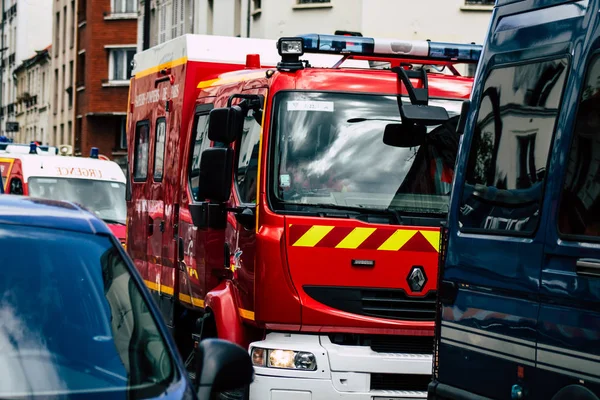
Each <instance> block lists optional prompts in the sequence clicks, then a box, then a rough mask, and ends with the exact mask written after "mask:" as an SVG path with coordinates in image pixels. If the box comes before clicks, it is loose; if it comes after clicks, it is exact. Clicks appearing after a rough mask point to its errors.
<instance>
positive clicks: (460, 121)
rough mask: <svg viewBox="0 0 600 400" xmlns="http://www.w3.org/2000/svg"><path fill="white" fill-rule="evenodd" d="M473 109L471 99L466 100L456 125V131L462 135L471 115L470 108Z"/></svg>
mask: <svg viewBox="0 0 600 400" xmlns="http://www.w3.org/2000/svg"><path fill="white" fill-rule="evenodd" d="M470 109H471V100H465V101H463V103H462V106H461V108H460V118H459V119H458V125H457V126H456V133H458V134H459V135H462V134H463V132H464V131H465V126H466V125H467V117H468V116H469V110H470Z"/></svg>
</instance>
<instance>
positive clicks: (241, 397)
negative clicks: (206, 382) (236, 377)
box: [216, 386, 250, 400]
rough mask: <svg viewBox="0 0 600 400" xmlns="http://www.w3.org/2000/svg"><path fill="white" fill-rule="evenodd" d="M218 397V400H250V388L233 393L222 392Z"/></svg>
mask: <svg viewBox="0 0 600 400" xmlns="http://www.w3.org/2000/svg"><path fill="white" fill-rule="evenodd" d="M216 397H217V399H218V400H248V399H249V398H250V386H246V387H244V388H243V389H238V390H235V391H231V392H222V393H219V394H218V395H217V396H216Z"/></svg>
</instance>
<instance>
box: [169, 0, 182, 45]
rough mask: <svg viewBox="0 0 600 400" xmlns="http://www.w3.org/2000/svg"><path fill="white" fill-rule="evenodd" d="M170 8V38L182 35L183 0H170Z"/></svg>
mask: <svg viewBox="0 0 600 400" xmlns="http://www.w3.org/2000/svg"><path fill="white" fill-rule="evenodd" d="M172 1H173V4H172V8H171V13H172V14H171V39H173V38H176V37H177V36H180V35H183V21H184V18H185V17H184V12H183V11H184V10H183V9H184V0H172Z"/></svg>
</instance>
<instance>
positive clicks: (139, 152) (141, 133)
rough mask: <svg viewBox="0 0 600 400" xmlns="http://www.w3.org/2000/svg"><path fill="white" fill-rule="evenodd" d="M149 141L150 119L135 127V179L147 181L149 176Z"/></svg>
mask: <svg viewBox="0 0 600 400" xmlns="http://www.w3.org/2000/svg"><path fill="white" fill-rule="evenodd" d="M149 141H150V124H149V123H148V121H141V122H138V124H137V126H136V128H135V158H134V160H133V180H134V181H138V182H139V181H145V180H146V178H147V177H148V147H149Z"/></svg>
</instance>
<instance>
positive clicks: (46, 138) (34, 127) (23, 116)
mask: <svg viewBox="0 0 600 400" xmlns="http://www.w3.org/2000/svg"><path fill="white" fill-rule="evenodd" d="M51 52H52V47H51V46H48V47H47V48H45V49H44V50H41V51H38V52H37V54H36V55H35V56H33V57H31V58H28V59H26V60H24V61H23V62H22V63H21V65H19V66H18V67H17V68H15V70H14V75H15V78H16V82H17V85H16V89H17V90H16V94H17V97H16V101H15V103H14V111H15V120H16V122H17V123H18V124H19V131H18V132H17V133H16V137H15V141H16V142H19V143H29V142H31V141H34V140H35V141H39V142H42V143H44V144H52V142H51V135H50V132H49V127H50V124H51V122H50V113H51V110H50V108H51V107H50V89H51V87H52V85H51V83H50V76H51V74H50V73H51V66H52V61H51V58H50V56H51Z"/></svg>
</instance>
